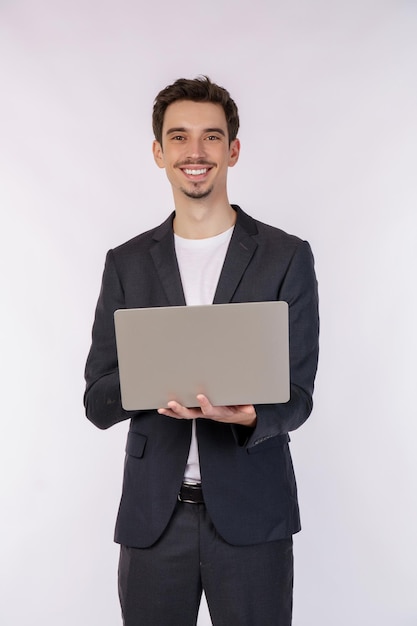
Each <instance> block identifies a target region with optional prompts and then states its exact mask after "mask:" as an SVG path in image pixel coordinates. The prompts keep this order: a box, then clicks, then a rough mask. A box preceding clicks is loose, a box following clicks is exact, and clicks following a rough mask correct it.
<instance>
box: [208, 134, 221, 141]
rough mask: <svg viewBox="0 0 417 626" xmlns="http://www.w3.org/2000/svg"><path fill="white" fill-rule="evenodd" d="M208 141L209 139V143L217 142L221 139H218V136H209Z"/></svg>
mask: <svg viewBox="0 0 417 626" xmlns="http://www.w3.org/2000/svg"><path fill="white" fill-rule="evenodd" d="M207 139H208V140H209V141H215V140H216V139H220V137H217V135H209V136H208V137H207Z"/></svg>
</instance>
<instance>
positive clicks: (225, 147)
mask: <svg viewBox="0 0 417 626" xmlns="http://www.w3.org/2000/svg"><path fill="white" fill-rule="evenodd" d="M238 128H239V118H238V111H237V107H236V105H235V103H234V101H233V100H232V99H231V97H230V95H229V93H228V92H227V91H226V90H225V89H223V88H222V87H219V86H218V85H216V84H214V83H212V82H211V81H210V80H209V79H208V78H206V77H202V78H197V79H195V80H187V79H179V80H177V81H176V82H175V83H173V84H172V85H170V86H168V87H166V88H165V89H163V90H162V91H161V92H160V93H159V94H158V96H157V97H156V100H155V103H154V109H153V129H154V134H155V141H154V143H153V154H154V159H155V162H156V164H157V165H158V166H159V167H161V168H164V169H165V171H166V175H167V177H168V180H169V182H170V184H171V187H172V192H173V197H174V205H175V211H174V213H173V214H172V215H171V216H170V217H169V218H168V219H167V220H166V221H165V222H164V223H163V224H161V225H160V226H158V227H156V228H154V229H152V230H151V231H148V232H146V233H143V234H142V235H139V236H137V237H135V238H134V239H132V240H130V241H128V242H127V243H125V244H123V245H121V246H119V247H117V248H115V249H113V250H110V251H109V253H108V255H107V258H106V264H105V270H104V275H103V283H102V288H101V292H100V297H99V301H98V304H97V309H96V316H95V321H94V327H93V341H92V346H91V350H90V353H89V356H88V360H87V365H86V381H87V387H86V392H85V407H86V414H87V417H88V418H89V419H90V420H91V421H92V422H93V423H94V424H96V425H97V426H98V427H99V428H108V427H109V426H111V425H113V424H115V423H117V422H120V421H122V420H128V419H129V420H130V429H129V434H128V441H127V445H126V461H125V474H124V483H123V494H122V499H121V503H120V508H119V514H118V519H117V524H116V534H115V540H116V542H118V543H120V544H121V549H120V563H119V596H120V602H121V607H122V615H123V622H124V624H125V626H137V625H139V624H140V625H147V626H170V625H172V626H193V625H195V624H196V621H197V615H198V609H199V604H200V599H201V594H202V591H203V590H204V591H205V594H206V598H207V602H208V606H209V610H210V615H211V618H212V622H213V624H214V626H266V625H267V626H274V625H276V626H290V624H291V614H292V585H293V554H292V535H293V534H294V533H296V532H298V531H299V530H300V520H299V511H298V503H297V491H296V483H295V477H294V473H293V468H292V462H291V456H290V451H289V445H288V443H289V435H288V433H289V431H291V430H294V429H296V428H298V427H299V426H300V425H301V424H303V422H304V421H305V420H306V419H307V417H308V416H309V414H310V412H311V409H312V393H313V385H314V378H315V373H316V368H317V356H318V306H317V283H316V278H315V273H314V264H313V257H312V254H311V250H310V246H309V245H308V243H307V242H305V241H302V240H301V239H298V238H297V237H295V236H292V235H288V234H286V233H284V232H283V231H281V230H279V229H277V228H274V227H272V226H268V225H266V224H263V223H261V222H259V221H257V220H254V219H253V218H252V217H250V216H249V215H247V214H246V213H244V212H243V211H242V209H241V208H240V207H239V206H237V205H231V204H230V203H229V199H228V194H227V174H228V169H229V167H233V166H234V165H235V164H236V163H237V161H238V158H239V151H240V143H239V140H238V138H237V132H238ZM270 300H284V301H286V302H288V304H289V314H290V370H291V397H290V400H289V402H288V403H286V404H269V405H268V404H264V405H256V406H253V405H238V406H213V405H212V404H211V402H210V398H207V397H205V396H203V395H198V396H197V397H196V406H197V407H198V408H189V407H184V406H181V405H180V404H179V403H178V402H175V401H171V402H168V404H167V406H166V407H161V408H160V409H158V410H155V411H136V412H135V411H125V410H124V409H123V408H122V405H121V397H120V384H119V373H118V367H117V354H116V345H115V336H114V324H113V313H114V311H115V310H116V309H119V308H136V307H159V306H176V305H184V304H187V305H199V304H212V303H213V304H218V303H227V302H246V301H248V302H254V301H270ZM173 332H175V330H173ZM202 332H204V330H202ZM242 342H243V343H244V342H245V337H244V336H242ZM160 356H161V359H162V358H170V359H174V360H175V361H176V363H177V365H178V367H181V355H178V354H176V355H171V354H169V355H168V354H167V355H165V354H161V355H160ZM195 358H196V359H203V358H204V354H201V353H200V352H199V350H198V346H196V354H195ZM247 358H248V359H250V358H251V354H250V353H249V352H248V355H247ZM262 368H263V364H262V363H259V376H262V371H263V369H262ZM138 385H140V381H138Z"/></svg>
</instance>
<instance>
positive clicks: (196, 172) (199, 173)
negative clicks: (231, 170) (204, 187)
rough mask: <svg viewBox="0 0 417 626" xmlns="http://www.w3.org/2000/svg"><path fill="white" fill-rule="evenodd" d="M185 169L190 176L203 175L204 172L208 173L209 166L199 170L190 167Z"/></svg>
mask: <svg viewBox="0 0 417 626" xmlns="http://www.w3.org/2000/svg"><path fill="white" fill-rule="evenodd" d="M183 171H184V172H185V174H187V175H188V176H202V175H203V174H207V172H208V169H207V167H204V168H202V169H199V170H194V169H192V170H191V169H188V168H184V170H183Z"/></svg>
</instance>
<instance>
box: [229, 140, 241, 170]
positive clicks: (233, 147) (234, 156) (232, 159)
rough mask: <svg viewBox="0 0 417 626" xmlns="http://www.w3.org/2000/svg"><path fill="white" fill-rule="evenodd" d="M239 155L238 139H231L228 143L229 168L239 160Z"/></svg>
mask: <svg viewBox="0 0 417 626" xmlns="http://www.w3.org/2000/svg"><path fill="white" fill-rule="evenodd" d="M239 154H240V141H239V139H233V141H232V142H231V143H230V149H229V167H233V166H234V165H236V163H237V162H238V160H239Z"/></svg>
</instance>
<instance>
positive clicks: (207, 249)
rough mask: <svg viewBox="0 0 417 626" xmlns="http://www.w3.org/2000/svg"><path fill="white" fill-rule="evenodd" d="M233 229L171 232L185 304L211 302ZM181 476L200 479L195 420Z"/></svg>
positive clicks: (193, 480)
mask: <svg viewBox="0 0 417 626" xmlns="http://www.w3.org/2000/svg"><path fill="white" fill-rule="evenodd" d="M232 233H233V226H232V228H229V229H228V230H226V231H225V232H224V233H220V235H216V236H215V237H208V238H207V239H184V238H183V237H178V235H174V240H175V252H176V255H177V259H178V266H179V269H180V276H181V282H182V287H183V290H184V296H185V302H186V304H187V306H190V305H191V306H193V305H201V304H212V303H213V299H214V294H215V292H216V287H217V283H218V282H219V277H220V273H221V270H222V267H223V263H224V259H225V257H226V252H227V248H228V247H229V243H230V239H231V237H232ZM184 479H186V480H187V481H188V482H200V481H201V475H200V462H199V457H198V444H197V436H196V426H195V420H193V430H192V438H191V445H190V452H189V455H188V461H187V466H186V468H185V473H184Z"/></svg>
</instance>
